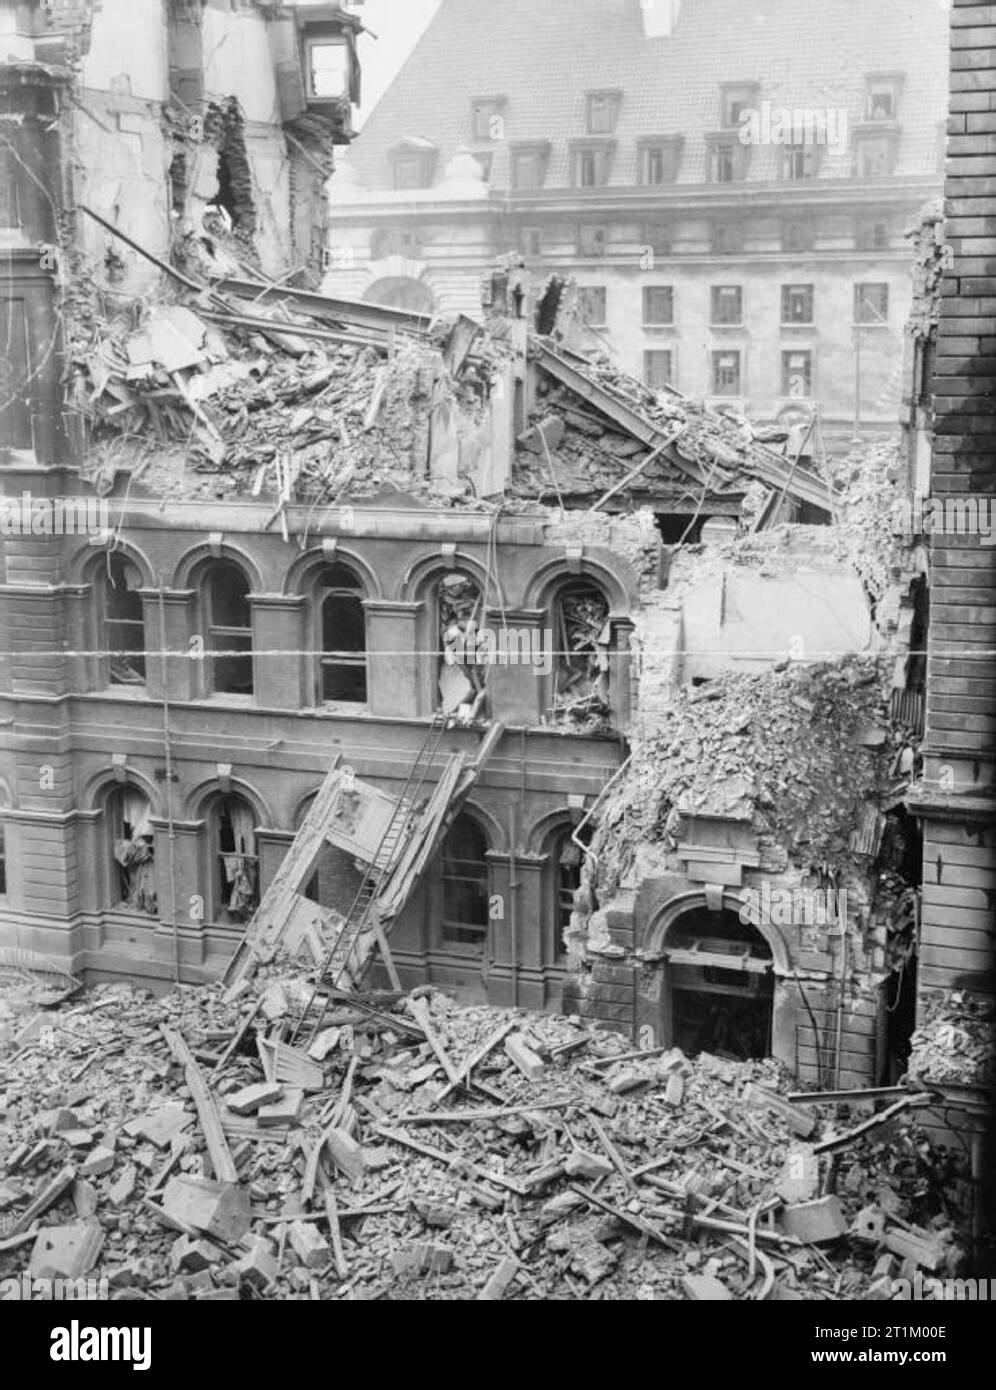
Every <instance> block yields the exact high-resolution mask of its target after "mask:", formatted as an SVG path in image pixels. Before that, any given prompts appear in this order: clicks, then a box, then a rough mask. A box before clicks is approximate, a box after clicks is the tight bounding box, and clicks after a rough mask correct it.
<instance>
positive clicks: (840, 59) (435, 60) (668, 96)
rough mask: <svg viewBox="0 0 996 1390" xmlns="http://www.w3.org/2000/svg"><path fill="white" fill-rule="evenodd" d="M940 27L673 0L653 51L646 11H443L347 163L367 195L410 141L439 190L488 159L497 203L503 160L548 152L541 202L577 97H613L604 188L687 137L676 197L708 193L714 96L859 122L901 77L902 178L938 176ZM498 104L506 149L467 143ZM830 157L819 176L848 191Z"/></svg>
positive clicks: (577, 121)
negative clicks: (480, 113) (664, 145)
mask: <svg viewBox="0 0 996 1390" xmlns="http://www.w3.org/2000/svg"><path fill="white" fill-rule="evenodd" d="M947 24H948V15H947V13H946V11H945V9H944V7H943V6H942V5H941V4H939V3H938V0H683V3H682V6H681V10H680V13H679V17H678V21H677V25H676V27H675V30H674V32H673V34H672V35H671V37H669V38H647V37H646V36H645V34H644V28H643V21H642V16H641V0H503V3H502V4H496V3H495V0H443V3H442V5H441V7H440V9H439V11H438V13H437V15H436V17H435V19H434V20H433V21H432V23H431V24H430V25H429V27H428V28H427V29H426V31H425V33H424V34H423V36H422V38H421V40H420V42H419V43H418V45H417V46H416V48H415V49H414V50H413V52H412V54H411V56H410V58H409V60H408V62H407V63H406V64H405V66H404V68H403V69H402V70H401V72H400V73H399V75H398V77H397V79H396V80H395V82H394V84H393V85H392V86H391V88H390V89H389V90H388V91H387V93H386V94H385V95H384V97H383V98H382V99H381V101H380V103H379V105H378V106H377V107H376V109H375V110H374V111H373V112H372V113H371V115H370V117H369V119H368V121H367V123H366V126H365V128H364V130H363V133H362V135H361V136H360V138H359V139H358V140H357V142H356V144H355V145H354V147H353V150H352V152H351V155H350V162H351V164H352V165H353V167H354V169H355V170H356V172H357V175H358V179H359V182H360V184H361V186H362V187H364V188H366V189H369V190H375V189H387V188H390V187H391V186H392V175H391V165H390V158H389V152H390V150H391V149H392V147H393V146H395V145H396V144H398V143H399V142H400V141H401V140H403V139H404V138H405V137H407V136H419V137H422V138H424V139H428V140H431V141H432V142H433V143H434V144H435V145H437V146H438V147H439V159H438V160H437V162H436V172H435V181H436V182H437V183H438V182H440V181H441V180H442V179H443V176H444V172H445V169H446V165H447V163H448V161H449V160H450V159H451V158H452V157H453V156H454V155H455V154H456V153H457V152H458V151H459V150H461V149H466V148H470V149H482V150H483V149H489V148H490V149H492V150H493V152H494V161H493V166H492V173H491V183H492V187H495V188H498V189H502V188H507V186H508V183H509V165H510V161H509V146H510V144H514V143H515V142H518V141H531V140H549V141H551V142H552V150H551V155H550V163H549V168H548V172H547V177H546V182H545V187H546V188H563V187H566V186H568V185H569V183H570V168H569V158H570V156H569V142H570V141H572V140H575V139H580V138H583V137H584V136H585V134H586V129H585V110H586V108H585V94H586V92H588V91H592V90H604V89H610V88H618V89H620V91H621V92H622V102H621V106H620V110H619V119H618V125H617V128H616V131H615V136H614V138H615V141H616V152H615V158H614V160H613V166H612V172H611V176H610V180H609V183H610V186H616V187H625V186H632V185H635V184H636V183H638V181H639V179H638V164H637V142H638V141H639V140H640V138H641V137H644V136H648V135H684V137H685V146H684V153H683V157H682V162H681V170H680V174H679V179H678V182H679V183H681V184H697V183H702V182H704V181H705V169H706V151H707V144H706V138H705V136H706V133H707V132H710V131H714V130H716V129H717V127H718V126H719V123H720V84H722V83H737V82H758V83H759V84H760V89H759V93H758V99H759V101H770V102H771V103H772V105H773V106H774V107H786V108H790V109H791V108H810V109H815V110H825V109H828V108H829V109H831V110H835V111H836V110H839V109H845V110H846V111H847V113H848V120H849V125H850V127H851V129H852V130H853V127H854V126H855V125H857V124H860V123H861V121H862V120H863V118H864V114H865V92H866V87H865V77H866V75H867V74H869V73H871V72H875V73H885V72H888V73H891V72H901V73H904V74H905V83H904V86H903V90H902V95H901V98H900V109H899V119H900V122H901V125H902V140H901V145H900V155H899V161H898V165H897V168H896V173H897V174H898V175H918V174H919V175H923V174H927V175H931V174H934V173H936V172H937V159H938V138H939V137H938V129H939V126H940V125H941V123H942V122H943V121H944V119H945V116H946V112H947V77H948V74H947V64H948V59H947ZM499 95H503V96H504V97H505V98H506V99H507V104H506V105H505V107H504V109H503V111H502V115H503V118H504V121H505V131H504V136H505V138H504V139H503V140H500V141H497V142H495V144H494V145H493V146H489V145H488V144H487V143H483V142H479V141H478V142H475V141H473V140H472V138H471V136H472V130H471V108H472V104H473V102H474V101H475V99H479V98H482V97H493V96H499ZM846 158H847V156H846V154H845V153H842V154H841V155H840V156H838V154H837V151H836V150H834V149H831V150H829V151H828V157H827V159H826V160H825V161H824V166H823V170H822V173H823V175H825V176H833V175H835V174H836V175H837V176H842V175H846V174H848V173H849V172H850V170H849V169H848V168H846V167H844V164H845V162H846ZM777 160H778V151H777V149H775V148H773V147H771V146H767V147H763V148H757V149H754V150H753V152H752V158H751V165H750V170H749V175H748V177H749V178H750V179H751V180H755V179H761V180H764V179H774V178H776V177H777V169H778V165H777Z"/></svg>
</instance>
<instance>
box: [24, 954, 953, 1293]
mask: <svg viewBox="0 0 996 1390" xmlns="http://www.w3.org/2000/svg"><path fill="white" fill-rule="evenodd" d="M257 991H261V993H257V994H256V995H253V994H252V993H249V994H245V993H243V994H242V997H241V1000H239V1001H236V1002H231V1003H226V1002H224V999H223V994H222V991H221V989H220V987H205V988H193V987H183V988H178V989H176V990H174V992H172V993H171V994H169V995H167V996H166V997H164V998H161V999H154V998H153V997H152V996H151V995H150V994H148V993H147V992H145V991H142V990H138V989H133V988H130V987H128V986H125V985H113V986H110V985H102V986H97V987H96V988H94V989H92V990H91V991H90V992H89V993H88V994H87V995H86V996H84V997H80V998H78V999H77V1000H76V1001H75V1002H69V1003H66V1004H64V1005H62V1006H61V1007H60V1008H58V1009H55V1010H46V1011H44V1012H40V1013H38V1014H37V1015H35V1016H34V1017H33V1019H32V1018H31V1017H30V1015H28V1014H27V1013H26V1012H24V1004H25V1000H24V999H23V997H22V998H20V999H15V1000H14V1003H16V1005H17V1011H16V1012H15V1011H14V1008H13V1007H12V1006H11V1003H10V1001H8V1003H7V1005H6V1006H5V1009H4V1013H5V1015H6V1017H5V1019H3V1018H0V1049H3V1053H2V1054H0V1227H2V1230H0V1235H2V1237H3V1238H2V1239H0V1281H3V1280H11V1279H13V1278H14V1277H15V1276H17V1275H19V1274H20V1272H21V1271H23V1270H25V1269H28V1270H30V1271H31V1272H32V1273H33V1274H34V1275H36V1276H40V1277H43V1278H44V1277H50V1276H51V1275H53V1274H58V1273H62V1274H64V1275H66V1276H67V1277H83V1276H87V1277H91V1278H97V1277H102V1276H103V1277H106V1278H107V1279H108V1280H109V1282H110V1286H111V1296H112V1297H118V1298H128V1299H134V1298H158V1299H162V1298H168V1299H176V1298H180V1299H186V1298H195V1299H204V1298H222V1299H226V1298H239V1297H241V1298H242V1299H253V1298H264V1299H288V1298H291V1299H294V1298H296V1299H310V1298H321V1299H335V1298H353V1299H416V1300H422V1299H426V1300H430V1299H448V1300H467V1299H475V1298H481V1297H485V1298H500V1297H508V1298H516V1299H525V1300H528V1299H553V1300H561V1299H592V1298H601V1299H610V1300H614V1299H631V1298H659V1299H680V1298H682V1297H690V1298H704V1297H724V1296H727V1295H728V1296H730V1297H733V1298H735V1299H749V1298H758V1297H762V1296H763V1297H774V1298H783V1299H792V1298H803V1299H857V1298H866V1297H873V1298H874V1297H887V1296H889V1295H888V1292H887V1286H888V1284H889V1281H890V1279H891V1278H893V1277H896V1276H898V1275H900V1274H906V1275H907V1276H908V1275H909V1274H910V1273H911V1271H912V1270H913V1269H914V1268H915V1267H916V1266H917V1265H918V1264H919V1265H922V1266H923V1267H924V1268H925V1269H927V1270H930V1271H932V1272H942V1273H943V1272H945V1271H954V1270H955V1269H956V1268H957V1266H958V1264H959V1259H960V1255H959V1246H958V1244H957V1241H956V1238H955V1235H954V1231H955V1228H956V1227H957V1226H958V1225H959V1224H960V1222H961V1221H962V1219H963V1213H959V1211H958V1208H957V1204H958V1202H959V1200H963V1199H964V1197H965V1189H964V1188H963V1185H962V1184H961V1183H960V1182H959V1181H956V1180H955V1179H956V1177H957V1176H958V1175H957V1174H956V1173H955V1170H954V1163H955V1160H954V1159H953V1158H951V1157H950V1156H948V1155H943V1154H941V1153H931V1152H930V1151H929V1149H928V1147H927V1145H926V1144H925V1143H924V1142H923V1141H922V1139H919V1138H917V1136H916V1132H915V1131H914V1130H913V1129H912V1128H911V1126H910V1124H909V1115H897V1116H896V1117H895V1118H893V1119H890V1120H888V1121H887V1122H886V1123H885V1124H883V1125H880V1126H877V1127H875V1128H872V1129H871V1130H870V1131H869V1132H868V1133H867V1135H866V1136H864V1137H859V1138H855V1139H853V1140H849V1141H848V1142H846V1143H845V1144H844V1145H843V1146H842V1147H841V1149H840V1150H839V1152H838V1153H837V1154H836V1156H834V1157H833V1158H831V1157H830V1155H829V1154H824V1155H822V1156H818V1155H817V1154H816V1153H815V1152H814V1147H813V1146H814V1145H815V1144H817V1143H818V1142H819V1141H821V1140H824V1139H826V1138H827V1136H830V1135H833V1134H834V1133H838V1134H846V1133H847V1132H848V1131H850V1130H851V1129H852V1128H854V1127H855V1126H856V1125H857V1124H858V1123H859V1122H861V1121H863V1120H865V1119H867V1117H868V1112H867V1111H866V1110H862V1111H852V1112H848V1111H847V1110H846V1109H844V1108H840V1109H834V1108H831V1107H827V1106H813V1105H801V1104H788V1103H786V1102H785V1101H784V1099H779V1096H778V1093H781V1094H782V1095H784V1093H785V1092H786V1090H788V1089H789V1087H788V1085H787V1083H786V1080H785V1079H784V1078H783V1077H782V1076H781V1075H780V1074H779V1070H778V1067H777V1064H775V1063H773V1062H770V1061H768V1062H758V1063H742V1064H741V1063H734V1062H730V1061H727V1060H724V1059H720V1058H714V1057H710V1056H708V1055H705V1054H703V1055H702V1056H700V1057H699V1058H697V1059H696V1060H695V1061H694V1062H690V1061H688V1060H687V1059H686V1058H684V1057H683V1056H682V1055H681V1054H680V1053H678V1052H674V1051H672V1052H663V1053H657V1054H647V1055H646V1056H637V1057H636V1059H635V1060H634V1059H633V1058H632V1056H630V1057H628V1058H627V1057H626V1055H625V1054H626V1053H627V1052H629V1050H630V1045H629V1044H628V1043H627V1042H626V1040H625V1039H623V1038H622V1037H619V1036H617V1035H614V1034H606V1033H598V1034H588V1033H586V1032H585V1031H583V1029H582V1027H581V1025H580V1024H579V1022H578V1020H577V1019H566V1018H562V1017H554V1016H528V1015H524V1014H521V1013H519V1014H517V1013H513V1012H502V1011H498V1010H494V1009H489V1008H484V1007H479V1008H472V1007H471V1008H468V1007H459V1006H457V1005H456V1004H454V1003H453V1002H452V1001H451V1000H450V999H448V998H446V997H445V996H443V995H441V994H438V993H435V994H434V993H432V992H430V991H428V990H425V991H416V992H415V994H414V995H412V996H410V997H407V998H398V997H397V996H378V997H377V998H376V1002H375V1005H371V1004H370V1003H369V999H370V998H371V996H360V1000H361V1002H360V1003H356V1002H348V1003H347V1002H345V1000H344V999H341V998H340V999H339V1001H338V1002H337V1003H336V1004H335V1007H334V1008H332V1009H331V1010H330V1011H329V1013H328V1014H327V1016H326V1017H325V1019H324V1020H323V1023H322V1031H321V1032H320V1034H319V1037H318V1040H317V1042H318V1045H317V1046H313V1048H312V1053H311V1057H310V1058H308V1057H307V1056H304V1055H303V1054H302V1055H298V1052H294V1053H285V1054H283V1056H282V1059H281V1061H280V1063H279V1067H280V1074H281V1075H286V1076H293V1077H294V1078H295V1079H297V1080H304V1081H307V1082H308V1084H309V1085H310V1086H312V1087H314V1089H313V1090H311V1091H310V1092H309V1093H308V1094H307V1095H305V1096H302V1095H301V1093H300V1091H298V1092H297V1093H295V1092H294V1088H293V1086H292V1085H291V1084H290V1082H289V1081H287V1080H284V1081H280V1082H278V1083H277V1084H275V1085H271V1086H267V1085H266V1084H265V1078H264V1072H263V1067H262V1065H261V1061H260V1056H259V1054H258V1052H257V1046H256V1035H255V1029H256V1027H258V1028H259V1030H260V1034H261V1035H265V1036H266V1037H268V1038H271V1039H272V1038H276V1037H277V1036H278V1035H279V1030H280V1029H281V1025H282V1023H285V1022H286V1021H287V1020H289V1019H291V1018H294V1017H296V1016H297V1015H298V1011H299V1010H300V1008H301V1006H302V1004H303V1003H306V1002H307V998H308V992H309V991H308V987H307V986H306V985H305V983H304V982H303V981H302V980H301V978H300V976H299V973H297V972H294V971H292V970H290V969H289V968H287V967H281V966H280V965H274V966H271V967H269V968H268V971H267V972H264V978H262V979H260V980H258V981H257ZM363 999H367V1001H368V1002H367V1004H366V1005H364V1004H363V1003H362V1000H363ZM259 1000H261V1001H262V1009H261V1011H260V1013H259V1014H258V1015H257V1018H256V1021H254V1022H253V1024H252V1025H251V1026H250V1027H249V1028H248V1029H247V1030H246V1033H245V1041H244V1042H243V1044H242V1045H241V1048H240V1049H239V1050H236V1052H235V1053H234V1055H233V1057H232V1059H231V1060H230V1061H227V1060H226V1061H224V1062H223V1064H221V1065H219V1059H220V1058H222V1057H223V1054H224V1053H225V1052H226V1051H227V1050H228V1047H229V1043H230V1041H231V1039H232V1037H233V1032H234V1029H235V1028H236V1026H237V1025H238V1024H239V1023H240V1022H244V1021H245V1020H246V1018H247V1016H248V1014H249V1011H250V1009H252V1008H253V1007H254V1006H255V1004H256V1003H257V1002H258V1001H259ZM371 1007H375V1008H376V1009H377V1010H379V1012H375V1013H372V1012H370V1009H371ZM25 1025H26V1026H25ZM163 1025H166V1027H167V1028H169V1029H173V1030H177V1031H178V1032H179V1033H180V1034H181V1035H182V1037H183V1039H184V1040H185V1042H186V1043H187V1045H188V1046H189V1047H190V1049H191V1050H192V1052H193V1054H194V1056H195V1058H196V1059H197V1062H198V1063H199V1066H200V1072H201V1075H202V1076H203V1078H204V1079H205V1080H206V1081H207V1084H208V1086H209V1087H210V1091H211V1095H212V1096H213V1098H214V1103H215V1104H216V1105H217V1106H218V1111H217V1113H218V1114H219V1116H220V1119H221V1123H222V1125H223V1127H224V1130H225V1133H226V1136H227V1141H228V1144H229V1146H230V1150H231V1153H232V1156H233V1158H234V1161H235V1164H236V1166H237V1170H238V1178H239V1182H238V1184H228V1185H225V1186H223V1187H221V1188H217V1187H216V1186H215V1185H214V1184H212V1183H210V1182H207V1181H206V1175H207V1174H209V1173H210V1162H209V1159H208V1156H207V1153H206V1145H205V1135H204V1130H203V1129H202V1127H201V1118H200V1116H199V1113H198V1110H197V1109H196V1108H195V1103H194V1098H193V1096H192V1092H191V1088H190V1086H189V1085H188V1084H187V1083H188V1081H189V1080H190V1071H189V1068H188V1069H187V1071H186V1072H185V1071H184V1068H183V1067H182V1066H180V1065H178V1064H177V1063H176V1061H175V1060H174V1056H173V1053H172V1052H171V1048H170V1046H169V1043H168V1039H167V1037H166V1036H165V1035H164V1033H163V1031H162V1027H163ZM287 1031H289V1030H288V1029H286V1028H285V1029H284V1032H285V1033H286V1032H287ZM307 1037H308V1032H307V1031H305V1032H303V1033H302V1034H301V1035H300V1036H299V1037H298V1039H297V1048H298V1049H303V1048H304V1047H307V1046H308V1042H307ZM488 1041H491V1042H492V1043H493V1044H494V1046H493V1048H492V1050H491V1051H489V1052H487V1054H486V1055H485V1056H484V1057H483V1058H482V1060H481V1061H480V1063H479V1064H478V1065H476V1066H475V1067H474V1069H473V1072H472V1083H471V1088H470V1090H469V1091H468V1090H465V1089H462V1086H461V1085H457V1086H456V1087H455V1088H453V1089H452V1092H451V1093H448V1094H441V1093H443V1092H444V1088H445V1087H446V1085H447V1079H446V1075H445V1071H444V1067H448V1068H450V1069H451V1070H452V1071H453V1072H454V1073H455V1074H456V1075H458V1076H459V1075H460V1069H461V1067H462V1066H463V1064H464V1063H465V1062H466V1061H467V1060H468V1059H469V1058H471V1057H472V1056H473V1055H474V1054H475V1053H476V1052H478V1050H479V1049H480V1048H481V1047H482V1045H483V1044H485V1043H486V1042H488ZM513 1056H514V1060H513ZM318 1058H320V1059H321V1060H320V1061H316V1059H318ZM443 1058H445V1061H443V1060H442V1059H443ZM617 1058H618V1059H619V1060H615V1059H617ZM309 1069H310V1070H311V1071H312V1072H314V1073H315V1075H313V1076H312V1077H311V1078H310V1079H309V1078H308V1075H307V1073H308V1071H309ZM250 1086H253V1087H257V1088H258V1089H257V1090H256V1091H254V1092H249V1093H248V1095H247V1094H245V1092H246V1088H247V1087H250ZM759 1088H761V1089H759ZM264 1101H266V1102H267V1103H268V1105H269V1106H270V1109H264V1110H263V1111H262V1112H261V1114H253V1113H249V1114H243V1115H241V1116H239V1115H236V1114H234V1113H233V1111H232V1110H231V1109H230V1108H229V1105H228V1103H227V1102H231V1104H232V1105H233V1106H234V1107H236V1108H238V1109H240V1110H242V1111H247V1110H248V1111H250V1112H253V1111H254V1110H255V1108H256V1107H257V1106H258V1105H259V1104H261V1103H263V1102H264ZM475 1112H481V1113H480V1115H479V1117H477V1118H475ZM496 1112H498V1113H496ZM289 1116H295V1118H294V1119H293V1120H292V1121H291V1122H290V1123H288V1122H287V1121H288V1118H289ZM281 1117H282V1119H283V1123H281V1122H280V1119H281ZM271 1122H272V1124H273V1127H268V1126H269V1124H270V1123H271ZM330 1123H331V1124H333V1125H334V1126H335V1128H334V1129H332V1130H329V1129H327V1128H326V1127H327V1126H329V1125H330ZM60 1175H61V1176H60ZM326 1184H327V1186H326ZM323 1187H324V1188H325V1190H324V1191H323ZM833 1189H835V1193H834V1191H833ZM42 1193H44V1194H47V1195H46V1196H45V1197H43V1198H42V1199H41V1200H40V1201H36V1202H35V1204H34V1207H29V1203H31V1202H32V1201H33V1199H36V1198H37V1197H38V1195H39V1194H42ZM330 1193H331V1194H332V1197H333V1199H334V1200H332V1201H330V1200H329V1194H330ZM813 1202H815V1205H811V1203H813ZM25 1213H26V1215H25ZM859 1213H860V1214H861V1216H860V1220H858V1216H859ZM22 1218H23V1219H22ZM856 1222H857V1225H856V1224H855V1223H856ZM184 1226H186V1227H187V1231H186V1233H184V1229H183V1228H184ZM66 1227H70V1228H71V1229H70V1230H69V1231H68V1232H67V1231H66V1230H65V1229H63V1228H66ZM859 1228H860V1229H862V1230H864V1231H865V1232H866V1234H865V1235H863V1236H861V1235H858V1234H856V1233H855V1231H856V1230H857V1229H859ZM333 1229H334V1230H335V1232H336V1239H340V1238H341V1244H340V1247H339V1251H338V1254H337V1253H336V1252H335V1250H334V1244H335V1242H334V1241H333V1239H332V1232H333ZM70 1241H71V1242H72V1245H71V1247H70V1245H69V1244H67V1242H70ZM715 1280H718V1281H719V1283H720V1285H721V1286H722V1289H720V1288H719V1286H718V1285H717V1284H716V1283H715V1282H713V1281H715ZM3 1288H4V1285H3V1283H2V1282H0V1292H2V1291H3ZM723 1289H725V1290H726V1291H727V1292H726V1294H724V1293H723V1292H722V1290H723Z"/></svg>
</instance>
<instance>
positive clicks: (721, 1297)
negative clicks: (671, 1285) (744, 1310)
mask: <svg viewBox="0 0 996 1390" xmlns="http://www.w3.org/2000/svg"><path fill="white" fill-rule="evenodd" d="M681 1287H682V1290H683V1292H684V1295H685V1297H686V1298H690V1299H691V1300H692V1301H693V1302H695V1303H729V1302H731V1301H732V1299H733V1295H732V1293H730V1291H729V1289H728V1288H727V1287H726V1285H725V1284H724V1283H723V1281H722V1279H717V1278H716V1276H715V1275H714V1274H683V1275H682V1276H681Z"/></svg>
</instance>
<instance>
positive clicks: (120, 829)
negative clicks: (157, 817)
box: [105, 786, 158, 917]
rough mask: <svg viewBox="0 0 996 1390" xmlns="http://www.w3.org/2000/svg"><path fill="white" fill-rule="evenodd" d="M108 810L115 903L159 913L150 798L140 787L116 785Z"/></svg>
mask: <svg viewBox="0 0 996 1390" xmlns="http://www.w3.org/2000/svg"><path fill="white" fill-rule="evenodd" d="M105 814H106V817H107V829H108V835H109V837H110V843H111V854H112V857H113V860H114V863H113V866H112V880H111V881H112V888H111V900H112V904H115V905H117V904H121V905H123V906H125V907H128V908H130V909H132V910H134V911H137V912H145V913H148V915H149V916H150V917H155V916H156V914H157V912H158V903H157V900H156V848H155V836H154V833H153V829H152V821H151V816H152V806H151V803H150V802H149V798H148V797H147V796H146V795H145V794H144V792H141V791H139V790H138V788H137V787H129V786H125V787H115V788H114V790H113V791H112V792H111V793H110V795H109V796H108V798H107V804H106V810H105Z"/></svg>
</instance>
